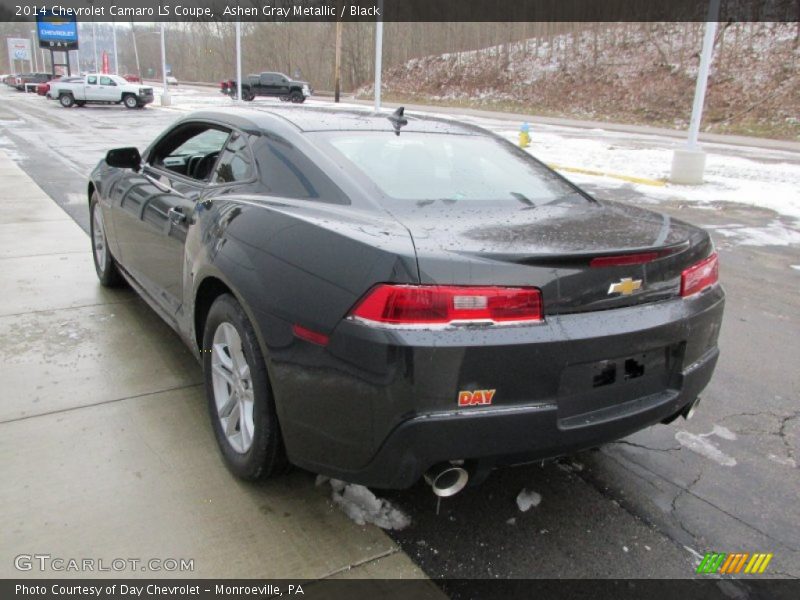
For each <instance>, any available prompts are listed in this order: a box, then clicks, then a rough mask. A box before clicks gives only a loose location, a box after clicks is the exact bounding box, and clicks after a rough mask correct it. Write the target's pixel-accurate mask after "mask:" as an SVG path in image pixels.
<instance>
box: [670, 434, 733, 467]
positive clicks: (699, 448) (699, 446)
mask: <svg viewBox="0 0 800 600" xmlns="http://www.w3.org/2000/svg"><path fill="white" fill-rule="evenodd" d="M712 435H716V436H718V437H721V438H722V439H726V440H735V439H736V434H735V433H733V432H732V431H731V430H730V429H728V428H726V427H722V426H721V425H714V428H713V429H712V430H711V431H709V432H708V433H701V434H694V433H689V432H688V431H684V430H683V429H682V430H680V431H678V432H677V433H676V434H675V439H676V440H677V441H678V443H680V445H681V446H685V447H686V448H688V449H689V450H691V451H692V452H696V453H697V454H700V455H701V456H705V457H706V458H708V459H710V460H713V461H714V462H715V463H717V464H718V465H721V466H723V467H733V466H735V465H736V459H735V458H733V457H732V456H728V455H727V454H725V453H724V452H723V451H722V450H720V449H719V448H717V447H716V446H715V445H714V443H713V442H712V441H711V440H709V439H708V437H709V436H712Z"/></svg>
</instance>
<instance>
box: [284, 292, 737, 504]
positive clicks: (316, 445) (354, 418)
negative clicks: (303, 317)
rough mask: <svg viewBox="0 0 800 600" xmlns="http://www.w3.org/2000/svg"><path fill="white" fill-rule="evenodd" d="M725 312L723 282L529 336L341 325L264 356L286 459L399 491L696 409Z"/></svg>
mask: <svg viewBox="0 0 800 600" xmlns="http://www.w3.org/2000/svg"><path fill="white" fill-rule="evenodd" d="M723 307H724V294H723V292H722V289H721V288H720V287H719V286H717V287H716V288H714V289H712V290H709V291H708V292H706V293H704V294H700V295H699V296H698V297H696V298H691V299H680V298H678V299H675V300H670V301H664V302H659V303H652V304H645V305H639V306H633V307H627V308H621V309H614V310H607V311H599V312H592V313H580V314H570V315H560V316H559V315H552V316H549V317H547V319H546V321H545V323H543V324H541V325H532V326H524V327H507V328H503V327H500V328H493V329H490V330H486V329H483V330H481V329H473V330H463V329H462V330H454V331H432V330H418V331H413V330H403V331H394V330H378V329H375V328H370V327H368V326H365V325H362V324H359V323H354V322H350V321H345V322H343V323H342V324H341V325H340V326H339V327H338V328H337V330H336V331H334V332H333V335H332V336H331V339H330V344H329V345H328V347H327V348H322V347H319V346H314V345H313V344H310V343H308V342H302V341H299V340H295V342H293V343H292V344H291V345H290V346H288V347H286V346H284V348H285V349H284V350H278V351H277V352H272V351H271V352H270V354H271V355H272V360H271V365H270V374H271V377H272V380H273V388H274V390H275V393H276V400H277V408H278V413H279V417H280V421H281V428H282V430H283V434H284V439H285V442H286V447H287V452H288V455H289V458H290V460H291V461H292V462H294V463H295V464H297V465H299V466H301V467H303V468H307V469H309V470H312V471H315V472H319V473H324V474H326V475H330V476H333V477H337V478H340V479H344V480H347V481H351V482H355V483H361V484H364V485H369V486H374V487H379V488H404V487H408V486H411V485H413V484H414V483H415V482H416V481H417V480H418V479H419V478H420V477H421V476H422V474H423V473H424V472H425V471H426V470H427V469H428V468H429V467H431V466H432V465H434V464H436V463H438V462H441V461H447V460H466V461H468V462H469V461H473V462H478V463H480V464H482V465H494V464H498V465H499V464H513V463H521V462H527V461H533V460H538V459H544V458H553V457H557V456H562V455H567V454H570V453H573V452H576V451H579V450H582V449H585V448H589V447H593V446H596V445H598V444H601V443H604V442H608V441H612V440H616V439H619V438H621V437H624V436H626V435H629V434H631V433H633V432H635V431H638V430H640V429H643V428H645V427H648V426H650V425H653V424H656V423H659V422H661V421H663V420H665V419H668V418H669V417H671V416H673V415H675V414H677V413H678V412H679V411H682V410H683V409H684V408H685V407H687V406H689V405H690V404H692V403H693V402H694V401H695V400H696V399H697V397H698V395H699V394H700V392H701V391H702V390H703V388H705V386H706V385H707V384H708V382H709V380H710V378H711V375H712V373H713V371H714V368H715V365H716V362H717V357H718V355H719V351H718V348H717V338H718V335H719V328H720V325H721V321H722V312H723ZM612 366H613V368H614V369H615V373H616V378H615V379H614V378H608V377H607V372H608V371H609V370H610V369H611V367H612ZM479 389H481V390H483V389H487V390H488V389H492V390H495V393H494V397H493V402H492V404H491V405H490V406H485V405H479V406H471V407H459V405H458V401H457V399H458V397H459V392H461V391H462V390H468V391H472V390H479Z"/></svg>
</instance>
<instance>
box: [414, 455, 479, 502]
mask: <svg viewBox="0 0 800 600" xmlns="http://www.w3.org/2000/svg"><path fill="white" fill-rule="evenodd" d="M468 480H469V474H468V473H467V470H466V469H464V468H463V467H460V466H457V465H453V464H451V463H439V464H436V465H433V466H432V467H431V468H430V469H428V470H427V471H426V472H425V482H426V483H427V484H428V485H429V486H431V490H433V493H434V494H436V495H437V496H439V498H449V497H450V496H455V495H456V494H457V493H458V492H460V491H461V490H463V489H464V487H465V486H466V485H467V481H468Z"/></svg>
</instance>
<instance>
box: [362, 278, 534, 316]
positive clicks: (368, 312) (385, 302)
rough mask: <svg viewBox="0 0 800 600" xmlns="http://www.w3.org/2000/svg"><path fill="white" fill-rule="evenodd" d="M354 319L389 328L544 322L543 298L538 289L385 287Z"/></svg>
mask: <svg viewBox="0 0 800 600" xmlns="http://www.w3.org/2000/svg"><path fill="white" fill-rule="evenodd" d="M351 316H353V317H356V318H358V319H363V320H366V321H372V322H375V323H384V324H388V325H415V324H419V325H433V324H447V323H453V322H482V321H494V322H498V323H503V322H509V321H541V320H542V295H541V292H540V291H539V290H538V289H536V288H515V287H473V286H440V285H388V284H382V285H379V286H377V287H375V288H373V289H372V290H371V291H370V292H369V293H368V294H367V295H366V296H365V297H364V298H363V299H362V300H361V301H360V302H359V303H358V304H357V305H356V307H355V308H354V309H353V311H352V312H351Z"/></svg>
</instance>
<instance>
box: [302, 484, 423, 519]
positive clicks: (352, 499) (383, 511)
mask: <svg viewBox="0 0 800 600" xmlns="http://www.w3.org/2000/svg"><path fill="white" fill-rule="evenodd" d="M325 481H329V482H330V484H331V489H332V493H331V499H332V500H333V502H334V504H336V505H337V506H338V507H339V508H341V509H342V511H343V512H344V513H345V514H346V515H347V516H348V517H349V518H350V519H351V520H352V521H354V522H355V523H357V524H358V525H365V524H367V523H372V524H373V525H377V526H378V527H380V528H381V529H394V530H395V531H400V530H401V529H405V528H406V527H408V526H409V525H411V518H410V517H408V515H406V514H405V513H404V512H403V511H401V510H400V509H399V508H396V507H395V506H394V505H393V504H392V503H391V502H389V501H388V500H386V499H384V498H378V497H377V496H375V494H373V493H372V492H371V491H369V490H368V489H367V488H366V487H364V486H363V485H358V484H355V483H346V482H344V481H340V480H338V479H330V480H329V479H328V478H327V477H324V476H322V475H318V476H317V480H316V482H315V484H316V485H322V484H323V483H325Z"/></svg>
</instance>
